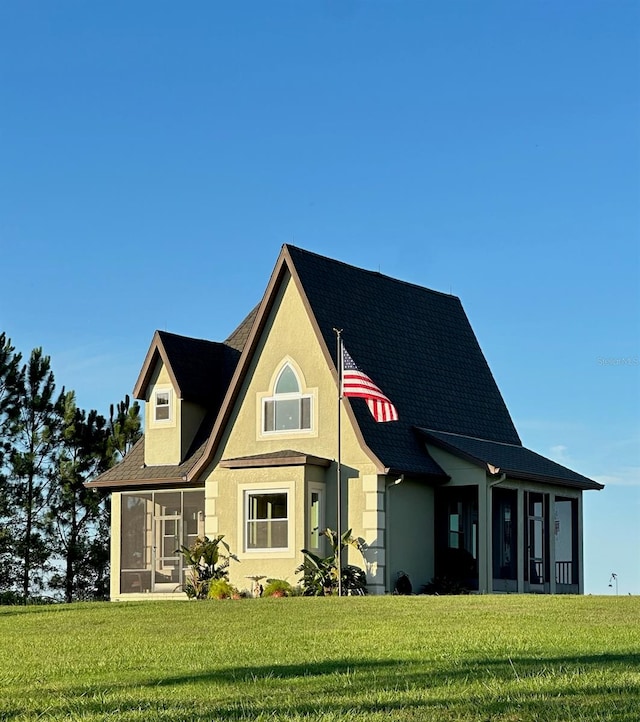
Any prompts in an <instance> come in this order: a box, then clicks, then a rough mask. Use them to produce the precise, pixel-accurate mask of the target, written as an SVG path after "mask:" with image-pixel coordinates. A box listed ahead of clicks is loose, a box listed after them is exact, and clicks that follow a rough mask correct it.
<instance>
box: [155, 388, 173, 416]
mask: <svg viewBox="0 0 640 722" xmlns="http://www.w3.org/2000/svg"><path fill="white" fill-rule="evenodd" d="M160 395H163V396H164V395H166V397H167V403H166V404H158V397H159V396H160ZM159 408H162V409H164V408H166V409H167V418H166V419H159V418H158V409H159ZM152 414H153V416H152V418H153V424H154V425H157V426H166V425H170V424H172V423H173V389H172V388H171V387H170V386H160V387H158V388H155V389H154V390H153V410H152Z"/></svg>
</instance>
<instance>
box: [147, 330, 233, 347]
mask: <svg viewBox="0 0 640 722" xmlns="http://www.w3.org/2000/svg"><path fill="white" fill-rule="evenodd" d="M156 332H157V333H158V334H160V336H173V337H174V338H182V339H186V340H187V341H198V342H200V343H210V344H214V345H216V346H225V345H226V344H225V343H224V341H212V340H211V339H209V338H196V337H195V336H185V335H184V334H182V333H173V331H161V330H160V329H157V330H156Z"/></svg>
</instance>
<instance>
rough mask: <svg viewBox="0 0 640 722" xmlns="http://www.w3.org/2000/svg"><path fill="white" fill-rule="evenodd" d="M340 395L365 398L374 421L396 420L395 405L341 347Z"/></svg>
mask: <svg viewBox="0 0 640 722" xmlns="http://www.w3.org/2000/svg"><path fill="white" fill-rule="evenodd" d="M342 395H343V396H356V397H358V398H361V399H365V400H366V402H367V406H368V407H369V411H371V414H372V416H373V418H374V419H375V420H376V421H397V420H398V412H397V411H396V407H395V406H394V405H393V404H392V403H391V401H389V399H388V398H387V397H386V396H385V395H384V394H383V393H382V391H380V389H379V388H378V387H377V386H376V385H375V384H374V383H373V381H372V380H371V379H370V378H369V377H368V376H367V374H365V373H363V372H362V371H360V369H359V368H358V367H357V366H356V364H355V361H354V360H353V359H352V358H351V356H350V355H349V353H348V351H347V349H346V348H345V347H344V346H343V347H342Z"/></svg>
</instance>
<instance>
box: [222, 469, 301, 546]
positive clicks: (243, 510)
mask: <svg viewBox="0 0 640 722" xmlns="http://www.w3.org/2000/svg"><path fill="white" fill-rule="evenodd" d="M283 493H284V494H287V524H288V527H287V544H288V546H287V547H282V548H278V549H248V548H247V521H248V519H247V517H248V499H249V495H250V494H283ZM296 508H297V507H296V494H295V482H294V481H285V482H283V481H279V482H278V483H276V484H274V485H273V486H270V485H269V484H268V483H264V482H262V483H254V484H239V485H238V540H237V544H236V549H240V550H242V551H241V552H240V553H239V555H238V556H239V557H240V558H241V559H242V558H245V559H291V558H294V557H295V548H296V547H295V543H296V542H295V535H296V518H295V514H296Z"/></svg>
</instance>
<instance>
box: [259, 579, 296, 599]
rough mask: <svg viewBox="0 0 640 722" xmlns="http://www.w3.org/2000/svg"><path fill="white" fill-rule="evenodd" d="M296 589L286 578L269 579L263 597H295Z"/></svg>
mask: <svg viewBox="0 0 640 722" xmlns="http://www.w3.org/2000/svg"><path fill="white" fill-rule="evenodd" d="M294 595H295V589H294V588H293V587H292V586H291V584H289V582H287V581H286V580H284V579H267V585H266V587H265V588H264V591H263V592H262V596H263V597H293V596H294Z"/></svg>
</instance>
